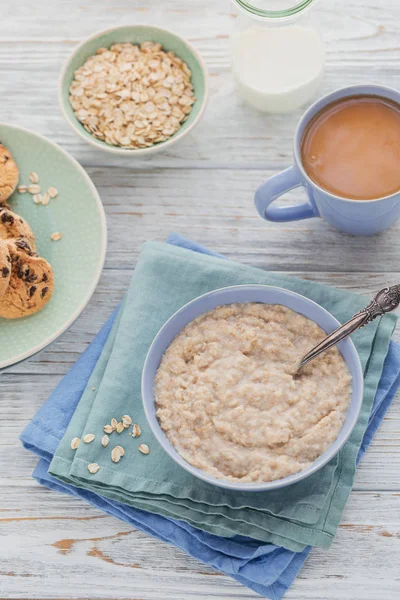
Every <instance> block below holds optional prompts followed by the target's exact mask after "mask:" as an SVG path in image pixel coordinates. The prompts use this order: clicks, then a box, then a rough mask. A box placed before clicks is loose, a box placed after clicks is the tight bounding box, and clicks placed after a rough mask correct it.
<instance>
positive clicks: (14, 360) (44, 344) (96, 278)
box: [0, 121, 107, 369]
mask: <svg viewBox="0 0 400 600" xmlns="http://www.w3.org/2000/svg"><path fill="white" fill-rule="evenodd" d="M1 127H7V128H8V129H14V130H16V131H22V132H24V133H28V134H31V135H33V136H37V137H38V138H40V139H41V140H43V141H45V142H47V143H48V144H50V145H51V146H53V147H55V148H56V149H57V150H59V151H60V152H61V154H63V155H64V156H65V158H66V159H67V160H68V161H69V162H71V163H72V164H73V165H74V166H75V167H76V168H77V169H78V171H79V172H80V174H81V175H82V176H83V178H84V179H85V181H86V182H87V183H88V185H89V188H90V190H91V192H92V194H93V197H94V199H95V201H96V206H97V209H98V214H99V217H100V229H101V248H100V257H99V263H98V266H97V270H96V273H95V276H94V277H93V281H92V284H91V286H90V288H89V290H88V292H87V294H86V295H85V297H84V298H83V300H82V302H81V303H80V305H79V306H78V308H77V309H76V310H75V311H74V312H73V314H72V315H71V317H70V318H69V319H68V320H67V321H66V322H65V324H64V325H62V326H61V327H59V328H58V329H57V330H56V331H55V332H54V333H52V334H51V335H49V336H48V337H47V338H46V339H45V340H43V342H41V343H40V344H37V345H36V346H34V347H32V348H30V349H29V350H26V351H25V352H22V353H21V354H18V355H16V356H14V357H13V358H11V359H7V360H5V361H0V369H4V368H5V367H10V366H12V365H15V364H17V363H19V362H21V361H23V360H25V359H27V358H30V357H31V356H33V355H34V354H37V353H38V352H40V350H43V349H44V348H47V346H49V345H50V344H52V343H53V342H54V341H55V340H57V339H58V338H59V337H60V336H61V335H62V334H63V333H64V332H65V331H66V330H67V329H69V328H70V327H71V325H72V324H73V323H74V321H76V319H77V318H78V317H79V316H80V315H81V313H82V312H83V310H84V309H85V308H86V306H87V305H88V303H89V301H90V299H91V297H92V296H93V294H94V291H95V290H96V288H97V285H98V283H99V280H100V277H101V274H102V272H103V267H104V263H105V259H106V251H107V221H106V214H105V211H104V206H103V203H102V201H101V197H100V194H99V192H98V191H97V189H96V186H95V185H94V183H93V181H92V180H91V178H90V177H89V175H88V173H87V172H86V170H85V169H84V168H83V166H82V165H81V164H80V163H79V162H78V161H77V160H76V158H74V157H73V156H71V154H69V153H68V152H67V151H66V150H64V148H62V146H60V145H59V144H57V143H56V142H53V141H52V140H49V139H48V138H47V137H46V136H44V135H42V134H41V133H37V132H36V131H33V130H32V129H27V128H26V127H21V126H19V125H10V124H8V123H5V122H4V121H0V128H1ZM14 193H15V192H14Z"/></svg>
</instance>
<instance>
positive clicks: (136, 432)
mask: <svg viewBox="0 0 400 600" xmlns="http://www.w3.org/2000/svg"><path fill="white" fill-rule="evenodd" d="M141 433H142V430H141V429H140V425H138V424H137V423H135V424H134V426H133V427H132V437H134V438H137V437H139V435H140V434H141Z"/></svg>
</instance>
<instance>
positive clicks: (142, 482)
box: [21, 236, 400, 599]
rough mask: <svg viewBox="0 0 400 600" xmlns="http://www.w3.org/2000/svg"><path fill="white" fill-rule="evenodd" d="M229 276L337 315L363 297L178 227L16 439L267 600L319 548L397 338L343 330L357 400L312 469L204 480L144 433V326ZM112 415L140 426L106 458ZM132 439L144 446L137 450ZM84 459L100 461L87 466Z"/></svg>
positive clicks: (56, 476)
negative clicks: (337, 443) (360, 396)
mask: <svg viewBox="0 0 400 600" xmlns="http://www.w3.org/2000/svg"><path fill="white" fill-rule="evenodd" d="M237 284H266V285H278V286H280V287H285V288H287V289H290V290H293V291H295V292H298V293H300V294H303V295H304V296H307V297H309V298H311V299H312V300H314V301H315V302H317V303H318V304H320V305H322V306H323V307H324V308H326V309H327V310H328V311H329V312H331V313H332V314H333V315H334V316H335V317H336V318H337V319H338V320H339V321H341V322H344V321H345V320H347V319H348V318H349V317H350V316H351V315H352V314H354V312H356V311H357V310H359V309H361V308H362V307H363V306H365V304H366V303H367V301H366V300H365V298H362V297H360V296H357V295H355V294H352V293H349V292H344V291H341V290H337V289H333V288H328V287H326V286H321V285H318V284H314V283H311V282H306V281H302V280H298V279H294V278H289V277H283V276H281V275H274V274H271V273H267V272H264V271H262V270H259V269H254V268H251V267H245V266H242V265H238V264H235V263H233V262H231V261H228V260H225V259H223V257H220V256H217V255H213V253H211V252H210V251H209V250H207V249H205V248H202V247H200V246H198V245H196V244H193V243H192V242H189V241H188V240H185V239H183V238H180V237H179V236H172V237H171V238H170V239H169V243H168V244H161V243H148V244H146V245H145V246H144V247H143V250H142V252H141V255H140V258H139V261H138V264H137V267H136V269H135V272H134V275H133V277H132V282H131V285H130V288H129V290H128V293H127V295H126V298H125V299H124V301H123V303H122V304H121V306H120V307H119V309H118V310H117V311H116V312H115V314H114V315H112V317H111V318H110V319H109V321H108V323H107V324H106V325H105V326H104V327H103V329H102V331H101V332H100V333H99V334H98V336H97V337H96V339H95V340H94V341H93V342H92V344H91V345H90V346H89V348H88V349H87V350H86V352H85V353H84V354H83V355H82V357H81V358H80V359H79V361H78V362H77V363H76V365H75V366H74V367H73V368H72V369H71V371H70V372H69V373H68V374H67V376H66V377H65V378H64V380H63V381H62V382H61V383H60V385H59V386H58V388H57V389H56V390H55V391H54V393H53V394H52V396H51V397H50V399H49V400H48V401H47V403H46V404H45V405H44V406H43V407H42V408H41V409H40V410H39V411H38V413H37V414H36V416H35V417H34V419H33V421H32V422H31V423H30V424H29V425H28V427H27V428H26V430H25V431H24V433H23V434H22V436H21V439H22V443H23V444H24V446H25V447H26V448H27V449H28V450H30V451H32V452H34V453H36V454H37V455H39V457H40V461H39V463H38V466H37V468H36V470H35V472H34V477H35V478H36V479H37V480H38V481H39V482H40V483H41V484H43V485H45V486H47V487H49V488H52V489H57V490H60V491H62V492H64V493H68V494H71V495H75V496H78V497H81V498H84V499H85V500H87V501H88V502H90V503H91V504H93V505H95V506H97V507H99V508H100V509H102V510H104V511H105V512H107V513H110V514H112V515H115V516H116V517H118V518H120V519H122V520H124V521H126V522H128V523H130V524H132V525H133V526H134V527H136V528H138V529H141V530H143V531H146V532H148V533H149V534H151V535H154V536H156V537H157V538H159V539H162V540H164V541H167V542H170V543H173V544H175V545H177V546H179V547H180V548H183V549H184V550H186V551H187V552H188V553H190V554H191V555H193V556H195V557H196V558H198V559H200V560H202V561H204V562H206V563H207V564H209V565H211V566H213V567H214V568H216V569H219V570H220V571H222V572H224V573H226V574H229V575H231V576H232V577H234V578H235V579H236V580H238V581H240V582H241V583H243V584H244V585H247V586H248V587H249V588H251V589H253V590H255V591H256V592H258V593H260V594H261V595H263V596H266V597H269V598H273V599H278V598H281V597H282V596H283V594H284V593H285V591H286V590H287V589H288V587H289V586H290V585H291V583H292V582H293V580H294V578H295V577H296V575H297V573H298V571H299V569H300V568H301V566H302V565H303V563H304V561H305V559H306V557H307V555H308V553H309V551H310V549H311V547H313V546H318V547H321V548H329V546H330V544H331V543H332V540H333V539H334V536H335V533H336V530H337V527H338V525H339V522H340V519H341V515H342V513H343V509H344V507H345V504H346V501H347V498H348V495H349V493H350V490H351V486H352V483H353V479H354V474H355V469H356V464H357V461H358V460H360V458H361V456H362V454H363V453H364V452H365V450H366V448H367V447H368V444H369V443H370V441H371V439H372V437H373V435H374V433H375V431H376V429H377V427H378V426H379V423H380V422H381V420H382V418H383V416H384V414H385V412H386V410H387V408H388V406H389V405H390V403H391V401H392V400H393V397H394V395H395V393H396V390H397V388H398V385H399V383H400V347H399V346H398V345H396V344H394V343H393V342H391V335H392V332H393V329H394V327H395V323H396V319H395V317H394V316H393V315H387V316H385V317H384V318H382V319H381V320H380V321H379V322H374V323H372V324H371V325H369V326H368V327H366V328H364V329H362V330H361V331H359V332H357V333H356V334H355V335H354V336H353V340H354V343H355V345H356V347H357V350H358V353H359V356H360V359H361V363H362V366H363V370H364V378H365V392H364V400H363V406H362V411H361V414H360V418H359V420H358V423H357V425H356V427H355V429H354V431H353V433H352V435H351V437H350V439H349V441H348V442H347V443H346V444H345V446H344V447H343V449H342V450H341V451H340V452H339V454H338V455H337V456H336V457H335V458H334V459H333V460H332V461H331V462H330V463H329V464H327V465H326V466H325V467H324V468H322V469H321V470H319V471H318V472H317V473H315V474H313V475H312V476H310V477H308V478H307V479H306V480H304V481H301V482H298V483H297V484H295V485H292V486H290V487H287V488H284V489H283V490H275V491H273V492H268V493H248V492H247V493H238V492H233V491H231V490H224V489H222V488H217V487H214V486H211V485H209V484H207V483H206V482H203V481H200V480H198V479H197V478H194V477H193V476H191V475H190V474H189V473H187V472H186V471H184V470H182V469H181V468H180V467H178V466H177V465H176V464H175V463H174V461H172V459H170V458H169V456H167V455H166V454H165V452H164V451H163V450H162V448H161V447H160V446H159V445H158V443H157V441H156V440H155V439H154V437H153V436H152V433H151V431H150V429H149V427H148V425H147V423H146V419H145V416H144V412H143V408H142V402H141V395H140V380H141V370H142V367H143V363H144V360H145V357H146V353H147V350H148V348H149V346H150V344H151V342H152V340H153V338H154V336H155V335H156V333H157V332H158V330H159V329H160V327H161V326H162V325H163V324H164V323H165V321H166V320H167V319H168V318H169V317H170V316H171V315H172V314H173V313H174V312H175V311H176V310H177V309H179V308H180V307H181V306H182V305H183V304H185V303H186V302H188V301H190V300H192V299H193V298H195V297H197V296H199V295H201V294H203V293H205V292H208V291H210V290H213V289H216V288H221V287H225V286H229V285H237ZM124 414H128V415H131V416H132V418H133V419H134V422H136V423H139V425H140V426H141V429H142V433H141V436H140V438H133V437H128V436H127V432H123V433H122V434H121V435H120V436H118V443H120V444H122V445H123V447H124V450H125V456H124V458H123V459H122V460H121V461H120V462H118V463H113V462H111V460H110V452H109V451H106V450H105V449H104V448H103V447H102V446H101V444H100V443H99V440H100V439H101V437H102V435H103V426H104V425H105V424H106V423H109V422H110V420H111V418H112V417H116V418H117V419H120V418H121V417H122V415H124ZM54 423H57V426H56V427H55V426H54V425H53V424H54ZM87 434H95V435H96V443H94V442H93V443H90V444H84V443H81V444H80V445H79V447H78V449H77V450H72V449H71V440H72V439H73V438H74V437H79V438H81V439H82V438H83V437H84V436H85V435H87ZM113 435H117V434H113ZM123 438H124V441H122V439H123ZM113 441H114V440H113ZM141 443H145V444H147V445H148V446H149V448H150V454H148V455H143V454H141V453H140V452H139V451H138V446H139V444H141ZM110 447H111V445H110ZM90 463H97V464H98V465H100V469H99V470H98V471H97V472H96V473H90V472H89V471H88V464H90Z"/></svg>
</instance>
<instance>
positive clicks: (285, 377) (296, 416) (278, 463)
mask: <svg viewBox="0 0 400 600" xmlns="http://www.w3.org/2000/svg"><path fill="white" fill-rule="evenodd" d="M324 336H325V334H324V332H323V331H322V329H321V328H320V327H319V326H318V325H316V324H315V323H314V322H313V321H310V320H309V319H307V318H305V317H303V316H302V315H299V314H298V313H295V312H293V311H292V310H290V309H288V308H286V307H283V306H279V305H266V304H259V303H249V304H230V305H226V306H220V307H218V308H216V309H214V310H212V311H210V312H209V313H206V314H204V315H201V316H200V317H198V318H197V319H195V320H194V321H192V322H191V323H189V324H188V325H187V326H186V327H185V328H184V329H183V330H182V331H181V332H180V334H179V335H178V336H177V337H176V338H175V339H174V341H173V342H172V344H171V345H170V346H169V348H167V350H166V352H165V354H164V356H163V358H162V361H161V364H160V367H159V369H158V372H157V375H156V380H155V399H156V406H157V417H158V419H159V422H160V425H161V427H162V429H163V430H164V431H165V433H166V435H167V437H168V439H169V441H170V442H171V444H172V445H173V446H174V447H175V448H176V450H177V451H178V452H179V454H181V456H182V457H183V458H184V459H185V460H186V461H187V462H188V463H190V464H191V465H193V466H194V467H197V468H199V469H201V470H203V471H205V472H206V473H209V474H210V475H213V476H214V477H217V478H220V479H227V480H230V481H239V480H240V481H241V482H260V481H273V480H274V479H280V478H282V477H286V476H287V475H290V474H292V473H297V472H298V471H301V470H302V469H304V468H306V467H307V466H308V465H309V464H310V463H311V462H313V461H314V460H315V459H316V458H317V457H318V456H320V455H321V454H322V453H323V452H324V451H325V450H326V449H327V448H328V446H330V444H331V443H332V442H333V441H334V440H335V439H336V437H337V436H338V433H339V431H340V429H341V427H342V424H343V422H344V419H345V415H346V410H347V407H348V404H349V400H350V395H351V375H350V373H349V371H348V369H347V366H346V363H345V361H344V359H343V358H342V356H341V354H340V353H339V351H338V350H337V349H336V348H333V349H331V350H329V351H328V352H326V353H324V354H323V355H321V356H320V357H319V358H317V359H316V360H314V361H312V362H310V363H309V364H308V365H307V366H306V367H304V368H303V369H302V371H301V375H300V376H299V377H298V378H296V379H294V378H293V377H292V375H290V368H291V367H293V364H294V363H295V362H296V361H297V360H298V359H299V358H301V357H302V356H303V355H304V354H305V353H306V352H308V351H309V350H310V348H311V347H312V346H314V345H315V344H317V343H318V342H320V341H321V340H322V339H323V337H324Z"/></svg>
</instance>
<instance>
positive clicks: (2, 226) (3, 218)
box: [0, 206, 35, 251]
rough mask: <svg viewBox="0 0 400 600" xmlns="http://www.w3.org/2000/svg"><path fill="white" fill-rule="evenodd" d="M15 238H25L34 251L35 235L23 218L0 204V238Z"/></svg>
mask: <svg viewBox="0 0 400 600" xmlns="http://www.w3.org/2000/svg"><path fill="white" fill-rule="evenodd" d="M15 238H17V239H18V238H23V239H25V240H26V241H27V242H28V244H29V246H30V247H31V249H32V250H33V251H35V236H34V235H33V231H32V229H31V228H30V226H29V225H28V223H27V222H26V221H25V219H23V218H22V217H20V216H19V215H17V214H16V213H14V212H12V211H11V210H10V209H9V208H6V207H4V206H0V239H2V240H11V239H15Z"/></svg>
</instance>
